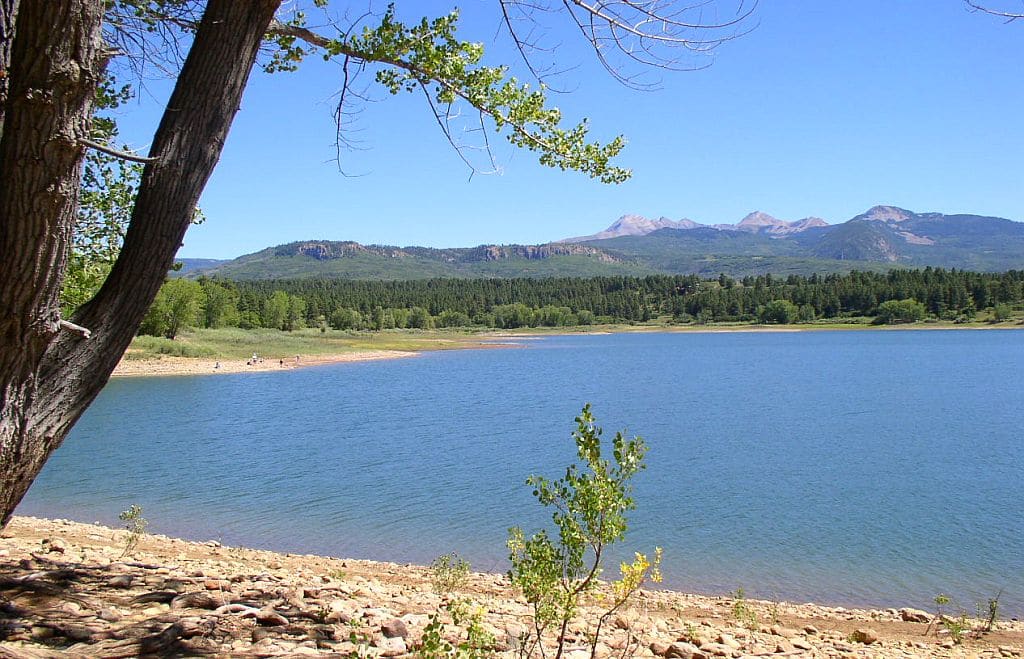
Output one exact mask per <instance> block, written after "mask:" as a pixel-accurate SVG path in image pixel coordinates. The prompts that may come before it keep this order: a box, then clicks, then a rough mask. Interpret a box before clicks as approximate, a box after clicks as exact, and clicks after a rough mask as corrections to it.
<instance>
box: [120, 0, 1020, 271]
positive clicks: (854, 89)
mask: <svg viewBox="0 0 1024 659" xmlns="http://www.w3.org/2000/svg"><path fill="white" fill-rule="evenodd" d="M496 6H497V3H496V2H494V1H493V0H464V3H463V7H462V9H463V14H464V18H463V22H464V26H463V27H464V29H463V31H462V35H463V37H464V38H467V39H471V40H474V41H483V42H484V43H485V44H487V46H488V48H489V55H488V57H487V61H488V63H491V64H494V63H498V62H501V61H503V60H507V61H514V58H513V55H512V53H511V51H510V46H509V44H508V43H507V42H506V41H504V40H501V39H500V38H499V39H498V40H497V41H495V39H494V36H495V33H496V31H497V28H498V15H497V14H496V13H495V7H496ZM722 6H726V5H722ZM409 7H415V9H416V10H418V11H423V12H424V13H425V14H427V15H437V14H440V13H443V12H446V11H448V10H449V9H451V7H452V5H447V4H445V3H442V2H420V3H415V4H414V5H409ZM405 11H409V9H406V10H405ZM755 19H756V22H757V26H756V29H755V30H754V31H753V32H751V33H749V34H746V35H744V36H742V37H741V38H739V39H736V40H734V41H731V42H729V43H727V44H725V45H723V46H722V47H721V48H720V49H719V50H717V51H716V54H715V56H714V63H713V65H712V66H710V67H709V68H707V69H704V70H700V71H695V72H680V73H662V74H660V78H661V89H660V90H659V91H654V92H638V91H635V90H631V89H628V88H626V87H623V86H622V85H620V84H619V83H617V82H615V81H614V80H613V79H612V78H611V77H610V76H608V75H607V74H606V73H605V72H604V71H603V70H602V69H601V68H600V67H599V66H597V65H596V63H595V61H594V58H593V56H592V53H588V51H587V49H586V47H585V44H584V43H581V40H580V39H579V37H578V35H576V34H573V33H572V31H571V30H570V29H569V28H568V26H567V24H564V23H563V26H565V29H562V30H560V31H559V30H557V29H555V30H552V31H551V32H550V33H549V34H548V37H547V38H548V40H549V43H551V44H557V46H558V47H557V50H556V51H555V52H556V54H557V57H558V61H559V64H560V65H568V66H574V67H575V68H574V69H573V70H571V71H569V72H568V73H566V74H565V75H564V76H562V77H561V78H560V79H559V81H560V83H559V84H561V85H562V86H564V87H567V88H570V89H571V90H572V91H571V93H566V94H556V95H553V99H552V102H553V104H554V105H556V106H558V107H559V108H561V109H562V110H563V112H564V114H565V116H566V118H567V119H568V120H570V121H573V122H575V121H576V120H578V119H580V118H582V117H589V118H590V120H591V124H592V132H593V135H594V137H596V138H598V139H601V140H607V139H610V138H611V137H613V136H615V135H617V134H619V133H621V134H623V135H625V136H626V137H627V139H628V142H629V143H628V146H627V147H626V149H625V151H624V152H623V154H622V156H621V157H620V162H621V164H623V165H625V166H628V167H631V168H632V169H633V171H634V175H633V179H632V180H630V181H628V182H626V183H624V184H622V185H619V186H607V185H602V184H600V183H598V182H595V181H592V180H590V179H588V178H586V177H585V176H583V175H580V174H576V173H571V172H570V173H563V172H559V171H557V170H552V169H549V168H546V167H542V166H541V165H539V164H537V162H536V158H535V157H534V156H533V155H532V154H530V153H527V152H519V151H516V150H513V149H511V148H510V147H506V146H505V145H504V144H503V143H502V142H501V141H496V143H497V144H499V147H498V148H497V150H496V151H497V156H498V161H499V164H500V165H501V166H502V169H503V174H501V175H490V176H487V175H475V176H473V177H472V179H470V177H469V173H470V172H469V170H468V169H467V168H466V166H465V165H464V164H463V163H462V161H461V160H460V159H459V158H458V156H457V155H456V154H455V153H454V152H453V150H452V149H451V147H450V146H449V145H448V144H447V142H446V141H445V139H444V137H443V136H442V135H441V133H440V131H439V130H438V129H437V127H436V124H435V123H434V119H433V117H432V116H431V115H430V114H429V113H428V112H427V110H426V108H425V106H424V103H423V100H422V98H421V97H417V96H415V95H408V96H399V97H390V96H385V95H384V94H383V93H381V92H375V93H374V95H375V98H376V99H378V100H375V101H374V102H371V103H367V104H365V105H364V106H363V108H362V112H361V114H360V115H359V117H358V119H357V121H356V124H355V130H356V132H354V133H352V135H353V137H354V138H356V139H357V140H358V141H359V142H360V150H355V151H350V152H346V153H344V154H343V165H344V169H345V171H346V173H347V174H349V175H348V176H343V175H341V174H340V173H339V171H338V167H337V165H336V164H335V163H334V162H332V159H333V157H334V148H333V146H332V144H333V141H334V124H333V119H332V117H331V113H332V111H333V108H334V94H335V93H336V92H337V90H338V88H339V86H340V79H339V69H338V67H337V66H336V65H333V64H325V63H323V62H321V61H319V60H318V59H310V60H309V61H308V62H307V63H306V64H305V65H304V66H303V67H302V69H301V70H300V71H299V72H296V73H289V74H274V75H267V74H264V73H261V72H255V73H254V74H253V78H252V80H251V82H250V85H249V88H248V90H247V92H246V97H245V99H244V102H243V106H242V108H241V111H240V112H239V114H238V115H237V117H236V120H235V123H234V127H233V129H232V132H231V135H230V137H229V140H228V143H227V146H226V148H225V150H224V154H223V157H222V159H221V162H220V164H219V165H218V167H217V170H216V172H215V173H214V175H213V178H212V179H211V181H210V183H209V185H208V186H207V189H206V192H205V194H204V196H203V199H202V207H203V210H204V212H205V214H206V216H207V218H208V219H207V221H206V223H205V224H203V225H200V226H197V227H193V228H192V229H190V230H189V233H188V235H187V236H186V238H185V244H184V246H183V248H182V249H181V251H180V252H179V256H180V257H193V258H194V257H209V258H233V257H235V256H239V255H241V254H245V253H249V252H253V251H256V250H259V249H262V248H264V247H267V246H270V245H276V244H280V243H285V242H290V241H294V240H304V239H330V240H356V241H359V242H363V243H383V244H397V245H427V246H437V247H443V246H471V245H478V244H482V243H539V242H546V241H549V240H557V239H560V238H564V237H568V236H574V235H581V234H588V233H593V232H596V231H598V230H600V229H603V228H605V227H606V226H607V225H609V224H611V223H612V222H613V221H614V220H615V219H616V218H618V217H619V216H620V215H622V214H625V213H638V214H641V215H646V216H648V217H658V216H666V217H669V218H672V219H680V218H682V217H688V218H691V219H693V220H696V221H699V222H707V223H717V222H736V221H738V220H739V219H740V218H742V217H743V216H744V215H745V214H747V213H748V212H750V211H753V210H761V211H765V212H767V213H770V214H772V215H774V216H776V217H779V218H782V219H789V220H792V219H799V218H802V217H806V216H809V215H817V216H820V217H823V218H825V219H826V220H828V221H829V222H842V221H845V220H847V219H849V218H851V217H852V216H854V215H856V214H858V213H860V212H862V211H863V210H865V209H866V208H868V207H869V206H872V205H874V204H879V203H882V204H893V205H897V206H901V207H904V208H909V209H911V210H916V211H942V212H947V213H954V212H971V213H978V214H984V215H996V216H1001V217H1008V218H1011V219H1015V220H1024V160H1022V159H1024V130H1022V128H1024V126H1022V117H1024V67H1022V65H1021V62H1022V61H1024V23H1011V24H1004V23H1002V22H1001V21H999V20H997V19H994V18H991V17H987V16H982V15H979V14H972V13H969V12H968V11H967V9H966V7H965V5H963V4H962V3H961V2H960V1H959V0H857V1H854V0H828V1H821V2H806V1H803V0H762V2H761V4H760V5H759V6H758V8H757V10H756V13H755ZM366 81H367V82H369V81H370V78H369V76H368V77H367V78H366ZM164 87H165V85H164V84H162V83H159V82H156V83H150V84H149V85H148V88H147V90H146V91H145V92H144V93H143V94H141V95H140V98H139V100H138V101H137V102H134V103H132V104H130V105H129V106H128V108H127V109H126V110H125V112H124V114H123V116H122V117H121V119H120V121H121V124H122V133H123V137H124V138H125V139H127V140H128V141H130V142H131V143H133V144H134V145H135V146H138V147H141V148H143V149H144V148H145V146H146V145H147V144H148V141H149V139H150V138H149V135H150V134H151V133H152V130H153V128H154V127H155V125H156V122H157V117H158V115H157V111H158V109H159V102H158V99H159V97H160V96H161V95H162V94H164V93H166V90H165V89H164ZM492 141H495V140H493V139H492Z"/></svg>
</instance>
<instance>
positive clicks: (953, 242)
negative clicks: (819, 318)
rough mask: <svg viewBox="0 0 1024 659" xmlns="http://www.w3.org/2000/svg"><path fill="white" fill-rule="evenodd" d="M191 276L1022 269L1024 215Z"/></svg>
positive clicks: (692, 232)
mask: <svg viewBox="0 0 1024 659" xmlns="http://www.w3.org/2000/svg"><path fill="white" fill-rule="evenodd" d="M181 261H182V262H183V264H184V268H183V273H187V274H186V276H196V275H198V274H206V275H211V276H218V277H224V278H228V279H283V278H304V277H339V278H350V279H424V278H432V277H550V276H566V277H568V276H572V277H591V276H604V275H607V276H611V275H645V274H656V273H670V274H690V273H693V274H699V275H704V276H715V275H718V274H719V273H725V274H728V275H732V276H745V275H751V274H764V273H768V272H770V273H772V274H775V275H786V274H811V273H814V272H818V273H823V272H847V271H849V270H876V271H877V270H885V269H889V268H893V267H907V268H913V267H924V266H928V265H931V266H936V267H944V268H959V269H967V270H978V271H1004V270H1011V269H1024V223H1021V222H1014V221H1011V220H1007V219H1004V218H998V217H986V216H980V215H967V214H956V215H944V214H942V213H915V212H913V211H909V210H906V209H903V208H897V207H894V206H874V207H872V208H870V209H868V210H867V211H865V212H864V213H861V214H860V215H857V216H856V217H853V218H851V219H850V220H848V221H846V222H843V223H840V224H829V223H828V222H826V221H825V220H823V219H821V218H818V217H808V218H803V219H800V220H795V221H785V220H780V219H777V218H775V217H772V216H771V215H768V214H766V213H763V212H754V213H750V214H749V215H747V216H746V217H744V218H743V219H742V220H740V221H739V222H738V223H736V224H700V223H698V222H695V221H693V220H690V219H681V220H671V219H668V218H664V217H661V218H658V219H648V218H645V217H642V216H639V215H624V216H622V217H620V218H619V219H618V220H616V221H615V222H613V223H612V224H611V226H609V227H608V228H607V229H605V230H604V231H600V232H598V233H595V234H592V235H588V236H578V237H575V238H566V239H564V240H559V241H556V242H552V243H547V244H543V245H481V246H479V247H466V248H448V249H439V248H431V247H393V246H382V245H361V244H359V243H355V242H351V241H340V242H339V241H326V240H308V241H301V242H294V243H289V244H287V245H278V246H276V247H269V248H267V249H264V250H261V251H259V252H256V253H254V254H248V255H245V256H241V257H239V258H237V259H234V260H231V261H222V262H217V261H214V262H212V263H211V262H210V261H208V260H206V262H204V263H202V264H198V263H193V261H197V260H195V259H181Z"/></svg>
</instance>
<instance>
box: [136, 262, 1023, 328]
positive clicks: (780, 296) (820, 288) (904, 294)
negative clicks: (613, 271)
mask: <svg viewBox="0 0 1024 659" xmlns="http://www.w3.org/2000/svg"><path fill="white" fill-rule="evenodd" d="M183 300H189V301H190V302H188V303H187V304H186V303H185V302H183ZM1022 305H1024V271H1019V270H1012V271H1009V272H1006V273H1002V274H994V273H976V272H965V271H959V270H942V269H934V268H925V269H924V270H892V271H889V272H887V273H874V272H852V273H849V274H846V275H839V274H830V275H811V276H810V277H801V276H797V275H790V276H788V277H785V278H782V277H774V276H772V275H763V276H757V277H744V278H742V279H733V278H731V277H729V276H726V275H721V276H719V277H718V278H716V279H701V278H699V277H697V276H696V275H675V276H670V275H654V276H647V277H594V278H586V279H584V278H549V279H529V278H519V279H464V280H457V279H430V280H411V281H348V280H332V279H293V280H274V281H241V282H233V281H226V280H215V279H201V280H198V281H189V280H183V279H175V280H171V281H169V282H168V283H167V285H166V286H165V290H164V291H162V292H161V296H160V297H158V299H157V302H156V303H155V304H154V307H153V310H152V311H151V313H150V315H149V317H148V318H147V322H146V323H145V325H144V332H147V333H153V334H164V335H173V334H174V333H175V332H176V331H177V329H178V328H179V327H181V326H182V325H183V324H197V325H200V326H205V327H220V326H225V325H237V326H240V327H273V328H278V329H284V330H291V329H296V328H300V327H317V326H320V327H325V328H326V327H333V328H335V329H369V330H380V329H390V328H404V327H411V328H429V327H495V328H505V329H508V328H516V327H538V326H548V327H562V326H573V325H589V324H594V323H609V322H645V321H649V320H652V319H661V320H663V321H668V322H675V323H708V322H723V321H733V322H743V321H756V322H764V323H793V322H813V321H816V320H822V319H841V318H844V317H864V316H872V317H877V318H878V321H879V322H901V321H914V320H922V319H924V318H926V317H929V316H930V317H933V318H941V319H946V320H953V321H966V320H970V319H972V318H974V317H975V315H976V314H977V313H978V312H981V311H985V310H988V311H989V312H990V316H991V317H992V318H994V319H1005V318H1006V317H1009V315H1010V314H1011V311H1012V310H1013V309H1014V308H1020V307H1021V306H1022ZM181 309H185V310H186V311H185V312H184V314H185V315H186V316H187V318H186V319H184V320H183V319H181V318H180V316H181V313H179V312H178V310H181Z"/></svg>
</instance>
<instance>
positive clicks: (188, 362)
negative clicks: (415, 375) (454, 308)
mask: <svg viewBox="0 0 1024 659" xmlns="http://www.w3.org/2000/svg"><path fill="white" fill-rule="evenodd" d="M417 354H419V353H417V352H406V351H399V350H362V351H357V352H343V353H339V354H335V355H299V356H298V358H296V357H295V356H294V355H293V356H291V357H290V358H286V359H257V361H256V362H253V361H252V360H251V359H250V360H244V359H205V358H196V357H175V356H171V355H163V356H161V357H160V358H159V359H122V360H121V362H120V363H119V364H118V365H117V368H115V369H114V373H113V375H114V376H143V375H217V374H222V373H260V372H267V371H283V370H289V369H294V368H303V367H306V366H322V365H324V364H340V363H343V362H364V361H374V360H379V359H401V358H404V357H415V356H416V355H417Z"/></svg>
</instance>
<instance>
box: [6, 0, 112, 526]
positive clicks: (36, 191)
mask: <svg viewBox="0 0 1024 659" xmlns="http://www.w3.org/2000/svg"><path fill="white" fill-rule="evenodd" d="M102 12H103V3H102V1H101V0H93V1H92V2H70V1H69V2H56V1H51V0H24V1H23V2H21V3H20V8H19V10H18V12H17V19H16V23H15V35H14V40H13V43H12V44H11V53H10V69H9V87H8V98H7V103H6V105H5V115H4V133H3V138H2V139H0V254H2V258H0V309H2V310H3V311H2V314H3V315H2V316H0V524H6V522H7V520H8V518H9V516H10V513H11V512H12V509H13V505H12V504H16V503H17V501H18V500H20V499H21V495H22V494H24V491H25V489H27V487H28V485H29V484H31V482H32V479H33V478H34V477H35V475H36V473H38V471H39V469H40V468H41V467H42V464H43V462H44V461H45V459H46V457H47V456H48V455H49V454H50V452H52V450H53V449H54V448H56V444H58V443H59V442H60V438H58V437H55V436H53V435H52V434H51V433H48V432H45V431H43V432H39V431H38V430H37V420H36V418H35V415H34V411H35V409H37V407H38V405H39V403H40V395H39V387H40V384H41V375H40V368H39V367H40V365H41V363H42V361H43V355H44V354H45V353H46V350H47V347H48V346H49V345H50V344H51V343H52V341H53V340H54V337H55V336H56V335H57V333H58V331H59V325H58V322H59V320H60V315H59V314H60V308H59V302H58V298H59V295H60V284H61V280H62V273H63V271H64V269H65V266H66V264H67V256H68V245H69V242H70V238H71V231H72V228H73V226H74V220H75V214H76V209H77V205H78V180H79V178H80V176H81V166H82V149H81V147H80V146H79V144H78V138H79V137H82V136H85V135H86V134H87V131H88V124H89V116H90V114H91V107H92V99H93V96H94V94H95V89H96V83H97V76H96V71H95V66H96V65H97V53H98V50H99V46H100V25H101V18H102ZM29 438H31V439H30V440H29Z"/></svg>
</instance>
